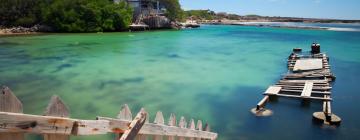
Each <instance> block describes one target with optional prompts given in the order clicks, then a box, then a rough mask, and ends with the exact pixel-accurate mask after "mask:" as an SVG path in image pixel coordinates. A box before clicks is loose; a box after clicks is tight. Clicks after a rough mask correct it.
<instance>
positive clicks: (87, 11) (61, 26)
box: [43, 0, 132, 32]
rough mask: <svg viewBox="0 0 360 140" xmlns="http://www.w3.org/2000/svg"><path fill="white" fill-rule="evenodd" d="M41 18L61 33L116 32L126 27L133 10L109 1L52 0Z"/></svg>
mask: <svg viewBox="0 0 360 140" xmlns="http://www.w3.org/2000/svg"><path fill="white" fill-rule="evenodd" d="M43 17H44V21H45V24H47V25H49V26H51V27H53V28H54V29H55V30H56V31H60V32H102V31H115V30H124V29H126V28H128V26H129V25H130V23H131V20H132V9H131V8H130V7H128V6H127V5H126V4H125V3H124V2H121V3H119V4H115V3H113V2H111V1H108V0H54V1H53V2H52V3H51V4H50V6H49V8H47V9H46V10H45V12H44V16H43Z"/></svg>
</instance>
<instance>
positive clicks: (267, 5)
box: [180, 0, 360, 20]
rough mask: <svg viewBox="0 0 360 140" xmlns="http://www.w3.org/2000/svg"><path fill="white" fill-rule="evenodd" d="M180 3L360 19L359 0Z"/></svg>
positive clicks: (222, 9)
mask: <svg viewBox="0 0 360 140" xmlns="http://www.w3.org/2000/svg"><path fill="white" fill-rule="evenodd" d="M180 3H181V5H182V8H183V9H185V10H190V9H211V10H214V11H216V12H228V13H236V14H240V15H247V14H258V15H264V16H290V17H309V18H332V19H358V20H360V0H180Z"/></svg>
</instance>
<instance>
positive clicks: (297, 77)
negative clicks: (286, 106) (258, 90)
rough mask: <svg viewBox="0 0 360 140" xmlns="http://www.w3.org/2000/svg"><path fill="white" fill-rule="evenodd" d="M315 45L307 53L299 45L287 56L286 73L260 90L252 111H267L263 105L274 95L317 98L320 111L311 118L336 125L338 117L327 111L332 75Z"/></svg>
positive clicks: (303, 99) (305, 98)
mask: <svg viewBox="0 0 360 140" xmlns="http://www.w3.org/2000/svg"><path fill="white" fill-rule="evenodd" d="M317 45H318V44H315V47H313V46H314V44H313V46H312V51H311V53H302V52H301V50H302V49H299V48H296V49H294V50H293V52H292V53H291V55H290V56H289V58H288V70H289V71H288V73H287V74H285V75H283V77H282V78H281V79H280V80H279V81H278V82H277V83H276V84H275V85H272V86H269V88H268V89H267V90H266V91H265V92H264V96H265V97H264V98H263V99H262V100H261V101H260V102H259V103H258V104H257V106H256V108H255V109H253V112H254V113H255V114H257V115H259V114H260V115H261V114H263V112H265V111H268V110H267V109H265V105H266V103H267V102H268V101H269V100H270V99H271V98H274V97H275V98H276V97H287V98H294V99H301V100H302V101H306V102H309V101H312V100H318V101H322V102H323V110H322V111H321V112H315V113H313V118H314V120H316V121H322V122H323V123H325V124H330V125H332V124H335V125H337V124H340V122H341V119H340V117H338V116H336V115H335V114H333V113H332V111H331V101H332V100H333V99H332V98H331V89H332V87H331V83H332V82H333V81H334V80H335V76H334V75H333V74H332V73H331V70H330V65H329V58H328V56H327V55H326V54H325V53H320V45H318V46H317ZM314 48H315V50H314ZM314 52H315V53H314Z"/></svg>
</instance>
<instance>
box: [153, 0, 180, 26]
mask: <svg viewBox="0 0 360 140" xmlns="http://www.w3.org/2000/svg"><path fill="white" fill-rule="evenodd" d="M159 2H160V3H162V4H163V5H164V6H165V8H166V13H165V14H166V17H168V18H169V19H170V20H172V21H181V20H183V19H184V11H183V10H182V9H181V5H180V3H179V0H159Z"/></svg>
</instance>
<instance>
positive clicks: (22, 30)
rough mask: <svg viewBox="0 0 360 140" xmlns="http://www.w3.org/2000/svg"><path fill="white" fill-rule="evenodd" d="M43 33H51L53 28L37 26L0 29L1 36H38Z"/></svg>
mask: <svg viewBox="0 0 360 140" xmlns="http://www.w3.org/2000/svg"><path fill="white" fill-rule="evenodd" d="M42 32H51V28H49V27H47V26H43V25H35V26H33V27H30V28H27V27H21V26H18V27H10V28H7V27H0V35H22V34H37V33H42Z"/></svg>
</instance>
